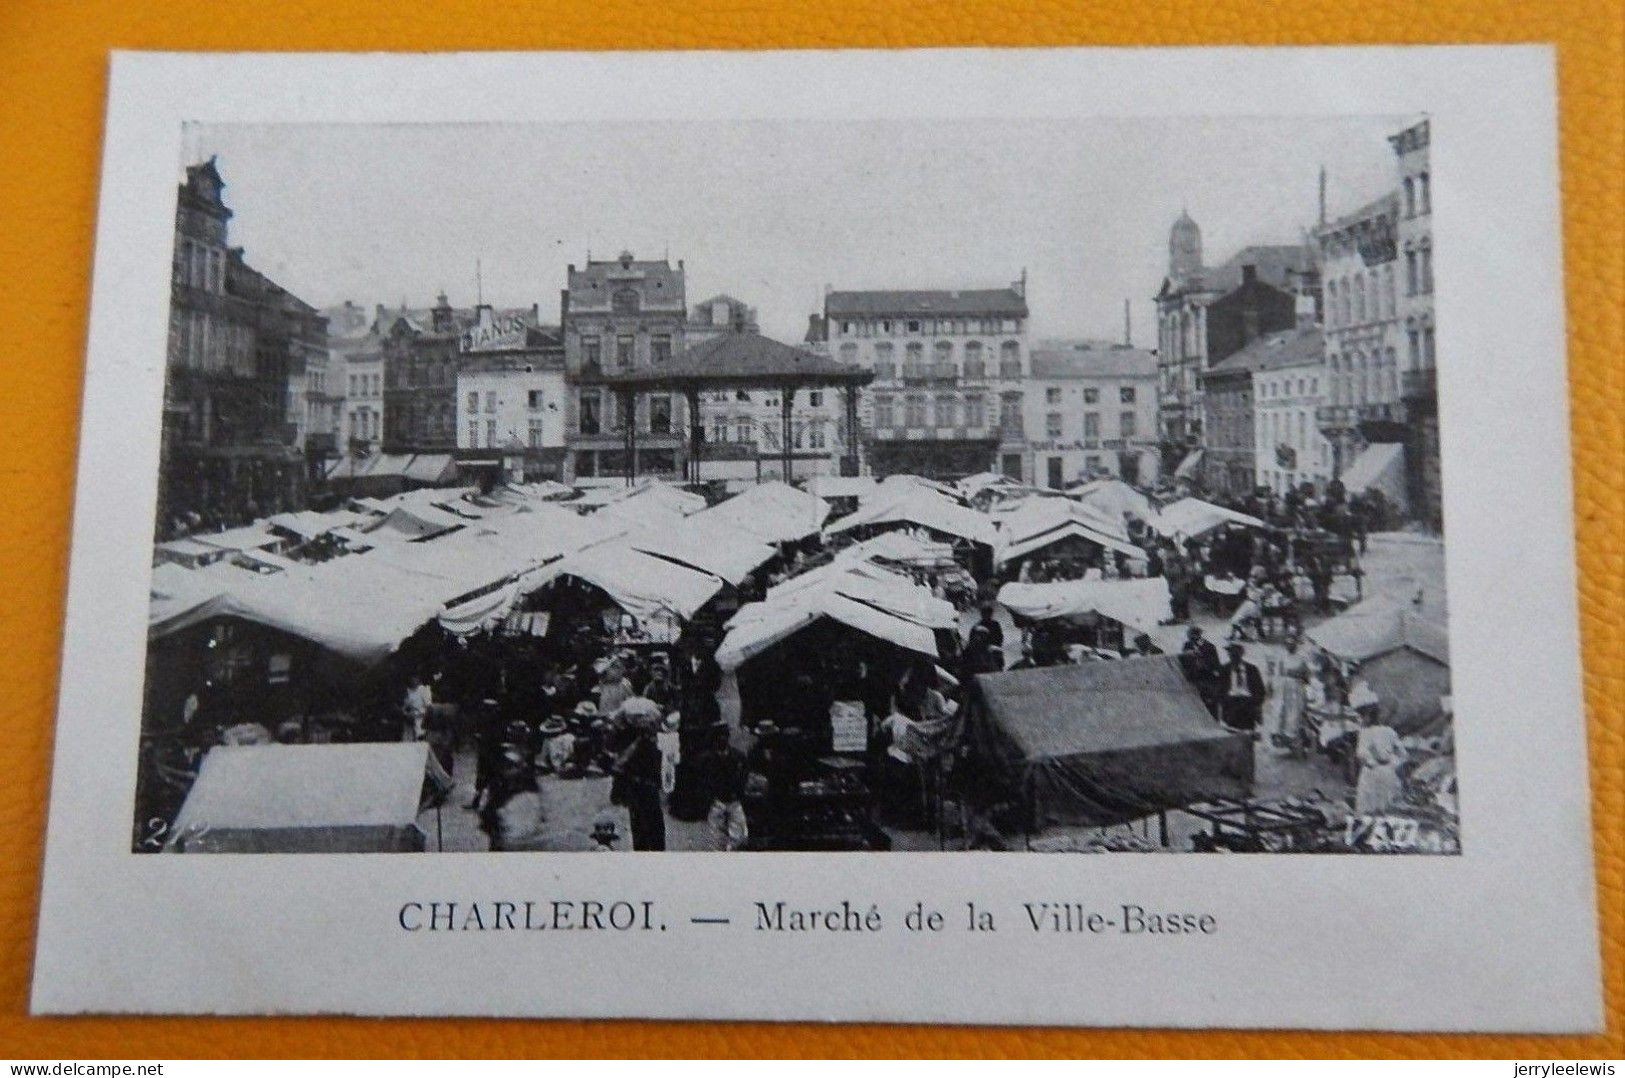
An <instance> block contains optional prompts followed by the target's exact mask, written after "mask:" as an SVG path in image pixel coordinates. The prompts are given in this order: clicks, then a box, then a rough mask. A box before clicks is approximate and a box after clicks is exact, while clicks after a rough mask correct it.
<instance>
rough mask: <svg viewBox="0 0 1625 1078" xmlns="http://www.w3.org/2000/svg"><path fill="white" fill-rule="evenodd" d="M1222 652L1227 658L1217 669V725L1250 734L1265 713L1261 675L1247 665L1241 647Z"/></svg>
mask: <svg viewBox="0 0 1625 1078" xmlns="http://www.w3.org/2000/svg"><path fill="white" fill-rule="evenodd" d="M1225 652H1226V653H1227V654H1228V655H1229V657H1230V658H1229V661H1228V662H1226V663H1225V664H1224V665H1223V666H1221V667H1219V677H1218V685H1219V721H1220V722H1222V723H1224V724H1225V725H1226V726H1228V727H1230V728H1231V729H1232V730H1239V731H1242V732H1245V733H1251V732H1253V731H1256V730H1257V729H1258V720H1259V719H1260V718H1261V717H1262V715H1263V711H1264V675H1263V674H1261V673H1259V671H1258V667H1257V666H1255V665H1253V664H1252V663H1250V662H1248V661H1247V659H1246V654H1247V649H1245V648H1243V647H1242V646H1241V645H1240V644H1238V643H1231V644H1230V645H1229V646H1228V647H1226V648H1225Z"/></svg>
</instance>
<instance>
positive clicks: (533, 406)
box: [525, 389, 542, 412]
mask: <svg viewBox="0 0 1625 1078" xmlns="http://www.w3.org/2000/svg"><path fill="white" fill-rule="evenodd" d="M525 406H526V407H528V408H529V409H530V410H531V411H533V412H539V411H541V410H542V391H541V390H539V389H532V390H530V391H529V392H528V393H526V394H525Z"/></svg>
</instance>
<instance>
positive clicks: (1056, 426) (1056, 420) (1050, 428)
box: [1044, 412, 1061, 438]
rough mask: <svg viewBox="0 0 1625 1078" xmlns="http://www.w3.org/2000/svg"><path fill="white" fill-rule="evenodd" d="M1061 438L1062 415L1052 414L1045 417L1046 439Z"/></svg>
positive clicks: (1058, 413)
mask: <svg viewBox="0 0 1625 1078" xmlns="http://www.w3.org/2000/svg"><path fill="white" fill-rule="evenodd" d="M1060 436H1061V413H1060V412H1050V413H1049V414H1048V415H1046V416H1045V417H1044V437H1046V438H1059V437H1060Z"/></svg>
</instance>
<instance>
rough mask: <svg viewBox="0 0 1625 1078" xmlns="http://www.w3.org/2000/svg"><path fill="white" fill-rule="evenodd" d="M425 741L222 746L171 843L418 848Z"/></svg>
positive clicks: (298, 849)
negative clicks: (418, 822)
mask: <svg viewBox="0 0 1625 1078" xmlns="http://www.w3.org/2000/svg"><path fill="white" fill-rule="evenodd" d="M428 754H429V747H428V746H427V745H425V744H423V743H421V742H413V743H403V742H386V743H369V744H353V745H341V744H334V745H221V746H217V747H215V748H213V749H210V750H209V754H208V755H207V756H205V757H204V758H203V766H202V767H201V768H200V769H199V771H198V777H197V780H196V781H195V782H194V783H193V784H192V789H191V791H190V792H189V793H188V794H187V797H186V803H185V804H184V805H183V806H182V807H181V811H180V815H179V816H177V817H176V818H175V825H174V827H172V828H171V829H170V832H169V833H170V835H171V836H173V837H172V838H171V839H170V842H169V845H168V847H167V849H168V850H169V851H170V852H207V853H272V852H277V853H384V852H403V851H408V850H421V849H423V845H424V836H423V834H422V832H421V831H419V830H418V828H417V816H418V807H419V805H420V803H421V799H422V794H423V782H424V776H425V772H426V770H427V768H428V766H429V760H428Z"/></svg>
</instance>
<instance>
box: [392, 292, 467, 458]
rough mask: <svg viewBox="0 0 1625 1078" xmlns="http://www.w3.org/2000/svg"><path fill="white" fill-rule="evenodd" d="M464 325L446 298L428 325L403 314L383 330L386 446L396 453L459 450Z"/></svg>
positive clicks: (432, 312)
mask: <svg viewBox="0 0 1625 1078" xmlns="http://www.w3.org/2000/svg"><path fill="white" fill-rule="evenodd" d="M462 324H463V320H462V319H460V318H459V317H458V314H457V311H456V310H454V309H453V308H452V306H451V303H450V301H449V300H448V299H447V298H446V295H445V293H441V295H440V297H439V302H438V303H437V304H436V305H435V306H434V307H433V308H431V309H430V311H429V312H428V318H427V320H425V319H424V318H423V317H422V316H421V315H420V314H419V313H418V312H412V311H408V312H403V313H399V314H396V315H395V316H394V317H392V318H390V319H389V321H388V323H387V325H382V326H380V327H379V330H380V337H381V351H382V354H383V368H384V415H383V422H384V442H383V447H384V449H385V451H386V452H391V453H436V452H438V453H444V452H449V451H451V450H452V449H455V448H456V446H457V359H458V338H459V336H460V335H461V326H462Z"/></svg>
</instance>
